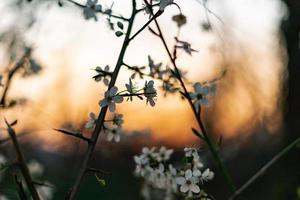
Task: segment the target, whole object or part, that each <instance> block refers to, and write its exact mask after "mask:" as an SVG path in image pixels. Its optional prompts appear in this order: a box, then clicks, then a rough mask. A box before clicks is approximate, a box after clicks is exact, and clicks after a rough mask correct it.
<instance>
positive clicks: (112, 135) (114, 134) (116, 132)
mask: <svg viewBox="0 0 300 200" xmlns="http://www.w3.org/2000/svg"><path fill="white" fill-rule="evenodd" d="M107 140H108V141H112V140H114V141H115V142H120V140H121V129H120V128H117V129H112V130H111V131H109V132H108V133H107Z"/></svg>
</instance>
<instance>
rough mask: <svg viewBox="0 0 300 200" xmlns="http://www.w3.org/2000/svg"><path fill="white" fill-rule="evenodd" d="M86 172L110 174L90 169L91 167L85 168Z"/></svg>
mask: <svg viewBox="0 0 300 200" xmlns="http://www.w3.org/2000/svg"><path fill="white" fill-rule="evenodd" d="M86 172H91V173H99V174H110V173H109V172H106V171H104V170H102V169H96V168H92V167H89V168H87V169H86Z"/></svg>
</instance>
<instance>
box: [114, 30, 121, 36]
mask: <svg viewBox="0 0 300 200" xmlns="http://www.w3.org/2000/svg"><path fill="white" fill-rule="evenodd" d="M115 34H116V36H117V37H120V36H122V35H123V32H122V31H117V32H115Z"/></svg>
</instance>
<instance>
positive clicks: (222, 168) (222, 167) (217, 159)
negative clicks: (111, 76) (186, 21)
mask: <svg viewBox="0 0 300 200" xmlns="http://www.w3.org/2000/svg"><path fill="white" fill-rule="evenodd" d="M154 22H155V25H156V27H157V30H158V37H159V38H160V39H161V41H162V43H163V45H164V47H165V50H166V51H167V53H168V56H169V58H170V60H171V62H172V65H173V67H174V69H175V72H176V73H177V74H178V76H177V77H178V80H179V82H180V85H181V87H182V89H183V90H184V93H185V94H186V97H187V100H188V102H189V104H190V107H191V109H192V111H193V114H194V116H195V118H196V120H197V123H198V126H199V128H200V129H201V131H202V134H203V136H204V139H205V142H206V143H207V145H208V148H209V150H210V152H211V153H212V156H213V159H214V160H215V162H216V164H217V167H218V168H219V170H220V172H221V173H222V175H223V177H224V179H225V181H226V183H227V185H228V187H229V189H230V191H231V192H232V193H234V192H235V190H236V188H235V185H234V183H233V181H232V178H231V177H230V175H229V173H228V170H227V169H226V167H225V165H224V163H223V161H222V159H221V157H220V155H219V153H218V151H217V148H216V147H215V146H214V144H213V143H212V141H211V139H210V137H209V135H208V134H207V131H206V129H205V126H204V124H203V122H202V119H201V115H200V112H199V113H198V112H197V110H196V108H195V107H194V105H193V102H192V100H191V98H189V95H188V90H187V88H186V86H185V83H184V82H183V80H182V77H181V75H180V72H179V70H178V67H177V65H176V62H175V59H174V58H173V57H172V54H171V52H170V50H169V47H168V46H167V43H166V41H165V38H164V36H163V34H162V31H161V29H160V26H159V24H158V22H157V20H156V19H155V20H154Z"/></svg>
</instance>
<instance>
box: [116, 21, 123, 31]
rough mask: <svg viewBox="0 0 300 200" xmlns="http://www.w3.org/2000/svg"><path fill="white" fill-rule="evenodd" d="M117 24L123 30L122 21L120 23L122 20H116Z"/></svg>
mask: <svg viewBox="0 0 300 200" xmlns="http://www.w3.org/2000/svg"><path fill="white" fill-rule="evenodd" d="M117 25H118V27H119V28H120V29H122V30H123V28H124V25H123V23H122V22H117Z"/></svg>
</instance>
